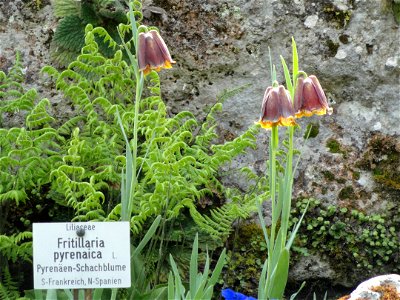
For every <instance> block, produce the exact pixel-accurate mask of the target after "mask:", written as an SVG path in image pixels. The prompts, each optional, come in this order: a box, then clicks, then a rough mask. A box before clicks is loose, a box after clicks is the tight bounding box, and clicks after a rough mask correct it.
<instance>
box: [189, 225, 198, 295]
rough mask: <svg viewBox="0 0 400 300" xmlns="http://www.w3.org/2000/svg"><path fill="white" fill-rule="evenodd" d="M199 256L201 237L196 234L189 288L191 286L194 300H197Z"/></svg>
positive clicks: (191, 258)
mask: <svg viewBox="0 0 400 300" xmlns="http://www.w3.org/2000/svg"><path fill="white" fill-rule="evenodd" d="M198 256H199V235H198V234H197V233H196V237H195V239H194V242H193V249H192V255H191V257H190V271H189V286H190V296H191V297H192V299H194V298H195V294H196V290H197V287H196V286H197V283H196V277H197V272H198V268H197V264H198V262H197V259H198Z"/></svg>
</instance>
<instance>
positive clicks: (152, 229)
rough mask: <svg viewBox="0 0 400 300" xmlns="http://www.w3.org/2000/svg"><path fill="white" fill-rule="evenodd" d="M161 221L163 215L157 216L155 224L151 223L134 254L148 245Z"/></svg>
mask: <svg viewBox="0 0 400 300" xmlns="http://www.w3.org/2000/svg"><path fill="white" fill-rule="evenodd" d="M160 221H161V216H157V218H156V219H155V220H154V221H153V224H151V226H150V228H149V230H147V232H146V234H145V236H144V237H143V239H142V240H141V241H140V243H139V245H138V246H137V247H136V249H135V250H134V251H133V253H132V256H135V255H137V254H139V253H140V252H141V251H142V250H143V248H144V247H145V246H146V245H147V243H148V242H149V240H150V239H151V238H152V237H153V235H154V233H155V232H156V230H157V228H158V225H160Z"/></svg>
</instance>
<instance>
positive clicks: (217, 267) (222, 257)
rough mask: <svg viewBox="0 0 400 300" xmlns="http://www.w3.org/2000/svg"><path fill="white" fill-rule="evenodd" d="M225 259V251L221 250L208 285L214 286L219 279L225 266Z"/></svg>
mask: <svg viewBox="0 0 400 300" xmlns="http://www.w3.org/2000/svg"><path fill="white" fill-rule="evenodd" d="M225 258H226V249H224V250H222V252H221V255H220V256H219V258H218V261H217V264H216V265H215V268H214V271H213V273H212V275H211V278H210V281H209V284H213V285H214V284H216V283H217V281H218V278H219V275H220V274H221V271H222V268H223V267H224V264H225Z"/></svg>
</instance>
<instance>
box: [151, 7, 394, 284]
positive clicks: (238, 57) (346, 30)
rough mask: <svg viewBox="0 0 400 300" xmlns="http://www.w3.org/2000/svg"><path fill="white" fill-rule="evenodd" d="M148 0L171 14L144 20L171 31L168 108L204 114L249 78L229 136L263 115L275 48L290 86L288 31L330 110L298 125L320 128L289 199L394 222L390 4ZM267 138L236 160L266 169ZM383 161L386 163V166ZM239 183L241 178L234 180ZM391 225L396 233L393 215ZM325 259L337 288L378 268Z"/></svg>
mask: <svg viewBox="0 0 400 300" xmlns="http://www.w3.org/2000/svg"><path fill="white" fill-rule="evenodd" d="M389 2H390V1H389ZM145 4H146V5H149V6H156V7H161V8H162V9H163V10H164V11H165V12H166V15H165V16H164V18H163V19H162V20H161V18H160V17H159V16H156V15H153V16H151V17H150V20H149V21H151V22H155V23H156V24H157V25H158V26H159V27H160V28H161V32H162V34H163V36H165V37H167V36H169V38H168V37H167V38H166V40H167V43H168V44H169V45H170V47H171V52H172V55H173V57H174V59H176V61H177V62H178V63H177V66H176V68H175V69H174V70H173V71H172V72H168V73H163V74H162V77H163V79H164V81H163V87H164V97H165V99H166V100H167V102H168V104H169V106H170V107H171V111H172V112H173V113H175V112H177V111H178V110H180V109H182V107H184V108H185V109H188V110H191V111H197V112H198V114H199V115H201V114H203V112H202V109H203V108H204V107H205V106H206V105H210V104H212V103H213V102H214V101H215V99H216V96H217V95H218V94H220V93H221V92H222V91H223V90H225V89H233V88H236V87H238V86H247V88H246V89H245V90H244V91H243V92H242V93H240V94H238V95H236V96H234V97H232V98H230V99H228V100H226V102H225V104H224V112H223V114H222V115H221V117H220V121H221V126H220V127H221V128H220V130H221V132H222V133H223V134H224V136H225V137H226V138H232V137H234V136H236V135H237V134H240V133H241V132H243V131H244V130H245V129H246V128H247V127H248V126H250V125H251V124H253V122H254V121H256V120H257V119H258V117H259V109H260V105H261V101H262V96H263V94H264V91H265V89H266V87H267V86H268V85H270V75H269V64H268V62H269V58H268V47H269V48H270V49H271V53H272V58H273V60H274V62H275V64H276V65H277V69H278V77H279V78H280V81H281V82H284V78H283V75H282V71H281V67H280V61H279V55H280V54H281V55H282V56H283V57H284V58H285V59H286V61H287V62H288V63H289V64H290V60H291V44H290V42H291V37H292V36H293V37H294V38H295V40H296V42H297V47H298V51H299V57H300V68H301V69H303V70H304V71H306V72H307V73H308V74H315V75H316V76H317V77H318V78H319V80H320V82H321V85H322V86H323V87H324V89H325V91H326V93H327V95H328V98H329V101H330V103H331V106H332V107H333V108H334V114H333V115H332V116H324V117H312V118H309V119H302V120H300V122H299V123H300V125H301V127H302V128H303V130H304V128H305V127H306V126H307V124H309V123H311V124H313V125H314V127H315V128H317V129H318V134H317V135H316V136H315V137H313V138H312V139H309V140H308V141H307V142H305V141H304V139H303V138H302V134H299V138H298V144H297V145H298V147H299V148H300V150H302V153H303V154H302V158H301V162H300V166H299V168H298V172H297V174H296V179H295V192H294V197H295V198H297V197H316V198H318V199H320V200H321V201H322V202H324V203H325V205H326V206H327V205H329V204H333V205H336V206H339V207H341V208H348V209H358V210H361V211H363V212H365V213H366V214H367V215H368V214H375V213H376V214H382V213H384V214H386V215H387V216H388V218H389V219H399V214H400V212H399V211H398V210H397V208H395V207H396V206H398V203H399V202H398V201H400V192H399V187H400V185H398V183H399V182H398V180H399V177H398V176H397V175H395V174H399V172H400V165H399V163H398V161H399V159H400V156H399V154H400V152H399V150H400V140H399V135H400V127H399V126H397V125H394V124H397V122H399V119H400V96H399V95H400V85H399V75H400V63H399V61H400V51H399V50H400V48H399V46H400V45H399V42H398V41H399V39H400V35H399V33H400V32H399V26H398V24H397V23H396V22H395V19H394V16H393V15H392V13H391V12H390V11H389V10H388V9H387V8H386V9H385V7H384V4H385V1H361V0H359V1H357V0H355V1H345V0H342V1H339V0H335V1H305V0H296V1H283V0H282V1H273V0H269V1H261V0H252V1H247V0H246V1H241V0H231V1H213V0H210V1H207V2H206V3H205V2H204V1H196V0H194V1H175V0H168V1H157V0H152V1H151V0H148V1H145ZM267 141H268V133H265V132H262V133H260V139H259V145H258V146H259V147H258V149H257V150H256V151H254V152H250V153H249V154H248V155H247V156H245V157H242V158H240V159H239V160H238V161H237V162H235V164H234V165H233V166H231V167H236V166H239V165H249V166H252V167H253V168H254V169H255V170H257V171H258V172H260V173H261V172H263V171H264V170H265V158H266V157H267V153H266V151H267V149H268V148H267V144H268V142H267ZM384 148H386V150H384ZM378 149H380V150H378ZM389 149H391V150H389ZM390 157H391V158H390ZM379 164H381V166H382V164H387V166H388V165H391V167H390V168H389V167H388V168H386V169H385V168H383V167H382V168H383V169H385V170H387V171H382V168H381V167H378V165H379ZM389 169H391V170H392V171H389ZM383 174H386V175H387V178H385V179H384V178H383V177H385V176H384V175H383ZM389 178H391V179H389ZM394 178H396V179H394ZM229 182H232V180H231V178H230V180H229ZM236 184H238V185H240V186H244V185H246V183H245V182H240V180H239V181H238V180H237V178H236ZM396 203H397V204H396ZM343 221H344V222H347V221H345V220H343ZM395 228H396V232H399V231H400V230H399V223H398V222H397V223H395ZM399 238H400V237H399ZM399 238H398V239H397V241H398V240H399ZM342 246H343V245H341V246H340V247H342ZM319 259H320V260H321V261H323V262H321V263H319V264H320V265H321V266H322V265H324V264H325V263H328V265H329V267H328V268H327V269H328V270H329V272H326V277H329V279H330V280H331V281H332V282H334V283H336V284H341V285H344V286H352V285H354V284H355V283H356V282H357V281H358V282H359V281H360V280H363V279H365V278H366V277H368V276H370V275H371V274H373V273H374V271H366V272H364V271H362V272H360V271H357V270H356V269H355V270H353V271H351V272H349V270H343V269H339V267H338V265H339V264H337V262H336V261H335V255H334V254H332V255H331V256H330V257H325V256H324V257H320V258H319ZM306 260H307V258H306ZM313 260H315V257H313ZM300 263H301V264H304V263H305V264H309V262H304V260H301V262H300ZM311 263H312V261H311ZM356 264H357V259H354V265H356ZM324 268H325V267H324ZM391 268H392V267H389V271H390V270H391ZM300 269H301V268H295V270H296V271H295V274H296V276H297V277H298V278H308V279H310V272H309V271H307V270H304V273H305V274H301V271H300ZM331 269H334V272H331ZM299 272H300V273H299ZM321 272H322V271H321ZM379 272H383V271H377V273H379ZM314 273H315V274H318V271H317V272H314ZM368 274H369V275H368Z"/></svg>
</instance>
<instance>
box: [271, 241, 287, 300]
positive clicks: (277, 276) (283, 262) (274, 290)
mask: <svg viewBox="0 0 400 300" xmlns="http://www.w3.org/2000/svg"><path fill="white" fill-rule="evenodd" d="M288 274H289V250H288V249H286V248H283V250H282V252H281V255H280V257H279V261H278V264H277V266H276V269H275V270H274V274H273V276H272V282H271V293H269V296H270V298H275V299H282V298H283V293H284V292H285V287H286V282H287V278H288Z"/></svg>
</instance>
